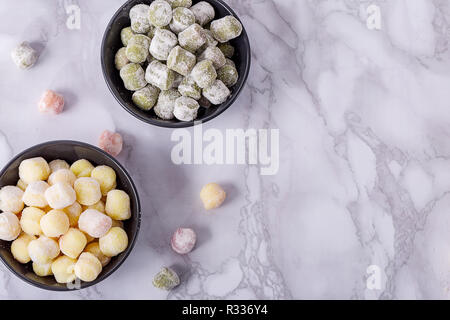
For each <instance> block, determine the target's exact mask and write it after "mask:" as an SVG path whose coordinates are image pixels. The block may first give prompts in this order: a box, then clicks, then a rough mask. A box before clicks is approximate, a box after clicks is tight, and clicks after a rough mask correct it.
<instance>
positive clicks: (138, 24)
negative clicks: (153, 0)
mask: <svg viewBox="0 0 450 320" xmlns="http://www.w3.org/2000/svg"><path fill="white" fill-rule="evenodd" d="M149 10H150V7H149V6H148V5H146V4H138V5H135V6H134V7H133V8H131V10H130V20H131V30H132V31H133V32H135V33H147V32H148V31H149V30H150V26H151V25H150V20H149V19H148V13H149Z"/></svg>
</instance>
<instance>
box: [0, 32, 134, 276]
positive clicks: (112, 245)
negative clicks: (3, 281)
mask: <svg viewBox="0 0 450 320" xmlns="http://www.w3.org/2000/svg"><path fill="white" fill-rule="evenodd" d="M133 32H134V31H133ZM117 185H118V181H117V174H116V172H115V170H114V169H113V168H111V167H109V166H107V165H103V164H99V165H96V164H93V163H91V162H90V161H89V160H87V159H79V160H77V161H75V162H73V163H72V164H69V163H68V162H67V161H65V160H63V159H55V160H52V161H50V162H47V160H46V159H44V158H42V157H36V158H31V159H25V160H23V161H22V162H21V163H20V165H19V180H18V181H17V184H16V185H9V186H3V187H1V188H0V240H2V241H10V242H11V246H10V250H11V254H12V257H13V258H14V259H15V260H17V261H18V262H19V263H21V264H30V266H31V267H30V269H32V270H33V271H34V273H35V274H36V275H38V276H40V277H47V276H53V277H54V278H55V280H56V281H57V282H58V283H63V284H64V283H70V282H73V281H74V280H75V279H77V278H78V279H80V280H81V281H86V282H89V281H94V280H95V279H97V277H98V276H99V275H100V273H101V272H102V269H103V268H104V267H105V266H106V265H108V263H110V261H111V260H112V259H113V257H115V256H117V255H119V254H120V253H122V252H124V251H125V250H126V249H127V247H128V235H127V232H126V231H125V229H124V222H125V220H128V219H129V218H130V217H131V201H130V197H129V195H128V194H127V193H126V192H125V191H123V190H120V189H117ZM125 223H126V222H125Z"/></svg>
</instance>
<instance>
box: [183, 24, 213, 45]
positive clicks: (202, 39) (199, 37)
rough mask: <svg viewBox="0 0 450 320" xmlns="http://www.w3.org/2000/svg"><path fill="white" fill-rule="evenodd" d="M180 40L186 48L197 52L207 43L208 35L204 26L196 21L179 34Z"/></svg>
mask: <svg viewBox="0 0 450 320" xmlns="http://www.w3.org/2000/svg"><path fill="white" fill-rule="evenodd" d="M178 41H179V42H180V46H182V47H183V48H184V49H186V50H188V51H190V52H195V51H197V50H198V49H200V47H201V46H203V45H204V44H205V43H206V36H205V33H204V30H203V28H202V27H201V26H200V25H198V24H196V23H194V24H193V25H191V26H189V27H188V28H186V29H185V30H184V31H182V32H180V33H179V34H178Z"/></svg>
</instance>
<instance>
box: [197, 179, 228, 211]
mask: <svg viewBox="0 0 450 320" xmlns="http://www.w3.org/2000/svg"><path fill="white" fill-rule="evenodd" d="M226 196H227V194H226V193H225V191H224V190H223V189H222V187H221V186H219V185H218V184H217V183H208V184H207V185H206V186H204V187H203V188H202V190H201V191H200V198H201V200H202V201H203V206H204V207H205V209H206V210H211V209H215V208H218V207H220V206H221V205H222V203H223V202H224V201H225V198H226Z"/></svg>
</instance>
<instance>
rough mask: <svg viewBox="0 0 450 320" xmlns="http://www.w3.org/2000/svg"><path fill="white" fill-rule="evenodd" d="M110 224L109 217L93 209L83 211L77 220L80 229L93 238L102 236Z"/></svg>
mask: <svg viewBox="0 0 450 320" xmlns="http://www.w3.org/2000/svg"><path fill="white" fill-rule="evenodd" d="M111 225H112V220H111V218H110V217H108V216H107V215H106V214H104V213H101V212H100V211H97V210H94V209H88V210H86V211H84V212H83V213H82V214H81V216H80V219H79V220H78V227H79V228H80V230H81V231H83V232H85V233H87V234H89V235H90V236H91V237H94V238H100V237H102V236H104V235H105V234H106V233H107V232H108V231H109V229H111Z"/></svg>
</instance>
